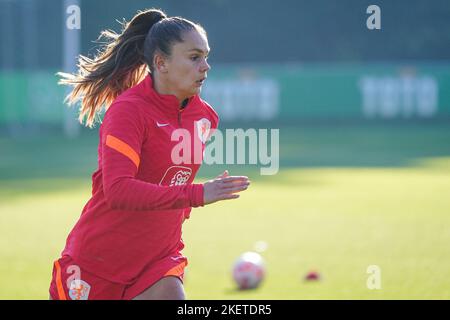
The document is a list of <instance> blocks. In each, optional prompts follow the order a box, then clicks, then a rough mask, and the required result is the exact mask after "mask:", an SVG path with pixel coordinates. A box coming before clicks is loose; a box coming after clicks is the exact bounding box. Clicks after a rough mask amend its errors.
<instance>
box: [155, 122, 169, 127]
mask: <svg viewBox="0 0 450 320" xmlns="http://www.w3.org/2000/svg"><path fill="white" fill-rule="evenodd" d="M156 125H157V126H158V127H159V128H161V127H165V126H168V125H169V124H168V123H159V122H158V121H156Z"/></svg>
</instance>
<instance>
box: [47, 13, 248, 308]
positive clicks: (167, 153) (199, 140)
mask: <svg viewBox="0 0 450 320" xmlns="http://www.w3.org/2000/svg"><path fill="white" fill-rule="evenodd" d="M102 35H103V36H105V37H107V38H108V39H110V41H109V43H108V44H105V46H104V48H103V50H101V51H100V52H99V54H98V55H97V57H95V59H89V58H87V57H83V56H80V60H79V72H78V74H76V75H71V74H60V75H61V76H62V77H63V79H62V81H61V83H63V84H67V85H72V86H73V91H72V92H71V94H70V95H69V97H68V99H69V103H70V104H72V103H74V102H76V101H78V100H81V108H80V121H83V120H85V121H86V124H87V125H88V126H92V125H93V124H94V123H95V120H96V117H97V116H98V114H99V112H100V111H101V109H102V107H103V106H108V105H109V108H107V111H106V113H105V115H104V119H103V123H102V124H101V126H100V133H99V135H100V141H99V147H98V169H97V171H96V172H95V173H94V174H93V176H92V180H93V182H92V197H91V199H90V200H89V201H88V202H87V204H86V206H85V207H84V209H83V212H82V214H81V217H80V218H79V220H78V222H77V224H76V225H75V227H74V228H73V229H72V231H71V233H70V234H69V236H68V238H67V242H66V246H65V249H64V250H63V252H62V256H61V258H60V259H58V260H56V261H55V263H54V268H53V278H52V281H51V285H50V298H51V299H77V300H79V299H184V298H185V294H184V289H183V285H182V279H183V272H184V268H185V266H186V265H187V259H186V257H184V256H183V255H182V254H181V250H182V249H183V247H184V244H183V241H182V238H181V229H182V228H181V226H182V223H183V222H184V220H185V219H187V218H189V216H190V211H191V208H192V207H199V206H204V205H206V204H210V203H213V202H216V201H221V200H227V199H236V198H238V197H239V195H238V194H237V193H239V192H241V191H243V190H246V189H247V188H248V186H249V183H250V182H249V180H248V178H247V177H245V176H229V175H228V172H227V171H225V172H224V173H223V174H221V175H220V176H218V177H217V178H215V179H213V180H210V181H208V182H205V183H203V184H195V183H193V179H194V177H195V174H196V173H197V171H198V169H199V166H200V163H199V162H201V161H195V158H196V157H197V160H198V155H200V158H201V157H202V154H203V150H204V146H205V145H204V144H205V142H206V140H207V138H208V137H209V136H210V135H211V133H212V131H213V130H214V129H216V128H217V125H218V116H217V114H216V112H215V111H214V110H213V109H212V108H211V107H210V106H209V105H208V104H207V103H206V102H204V101H203V100H202V99H201V98H200V97H199V93H200V89H201V86H202V84H203V82H204V81H205V79H206V76H207V72H208V71H209V69H210V66H209V65H208V63H207V58H208V53H209V46H208V40H207V36H206V32H205V31H204V29H203V28H202V27H201V26H200V25H198V24H195V23H193V22H191V21H189V20H186V19H184V18H180V17H170V18H169V17H167V16H166V15H165V13H164V12H162V11H160V10H155V9H150V10H146V11H143V12H139V13H138V14H136V15H135V16H134V17H133V19H132V20H131V21H130V22H129V23H126V24H125V25H124V29H123V31H122V33H121V34H115V33H113V32H110V31H103V32H102ZM177 130H178V132H179V133H182V134H181V135H179V134H175V136H176V137H181V138H182V139H181V138H180V139H179V140H176V139H173V136H174V132H175V131H177ZM181 142H182V143H183V145H184V146H187V147H186V148H184V149H182V150H181V151H180V150H179V145H180V143H181ZM199 146H200V147H199ZM174 150H176V151H177V152H174ZM178 156H180V157H181V159H182V160H183V162H182V163H180V162H179V161H178V160H176V159H175V160H174V158H177V157H178ZM186 159H187V160H186Z"/></svg>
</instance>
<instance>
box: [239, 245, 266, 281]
mask: <svg viewBox="0 0 450 320" xmlns="http://www.w3.org/2000/svg"><path fill="white" fill-rule="evenodd" d="M265 273H266V271H265V266H264V260H263V258H262V257H261V255H260V254H258V253H256V252H245V253H243V254H242V255H241V256H240V257H239V258H238V259H237V260H236V262H235V264H234V267H233V279H234V281H235V282H236V284H237V286H238V287H239V289H241V290H245V289H255V288H257V287H258V286H259V285H260V284H261V282H262V280H263V279H264V275H265Z"/></svg>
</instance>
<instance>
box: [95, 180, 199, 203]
mask: <svg viewBox="0 0 450 320" xmlns="http://www.w3.org/2000/svg"><path fill="white" fill-rule="evenodd" d="M103 191H104V194H105V198H106V201H107V202H108V204H109V205H110V206H111V208H113V209H121V210H137V211H142V210H170V209H183V208H188V207H199V206H203V185H202V184H188V185H183V186H172V187H168V186H159V185H156V184H152V183H147V182H144V181H140V180H137V179H134V178H129V177H122V178H116V179H114V180H113V181H111V182H109V183H106V184H104V186H103Z"/></svg>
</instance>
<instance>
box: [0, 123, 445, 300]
mask: <svg viewBox="0 0 450 320" xmlns="http://www.w3.org/2000/svg"><path fill="white" fill-rule="evenodd" d="M280 140H281V141H280V142H281V144H280V153H281V165H282V167H281V169H280V172H279V173H278V174H277V175H275V176H260V175H258V168H256V167H242V166H228V167H227V168H228V169H229V170H230V173H231V174H248V175H249V176H250V177H251V179H252V182H253V183H252V186H251V188H250V189H249V190H248V191H247V192H246V193H245V194H243V195H242V196H241V198H240V199H238V200H235V201H227V202H222V203H216V204H213V205H211V206H207V207H204V208H200V209H194V210H193V212H192V215H191V219H190V220H188V221H187V222H186V223H185V225H184V240H185V243H186V249H185V251H184V253H185V254H186V255H187V256H188V257H189V260H190V263H189V267H188V269H187V274H186V292H187V295H188V298H190V299H449V298H450V246H449V244H450V196H449V190H450V125H449V124H448V123H447V124H431V123H428V124H422V125H419V124H399V123H397V124H389V125H382V124H366V125H361V124H360V125H356V124H353V125H329V124H328V125H324V124H322V125H319V124H318V125H304V126H301V127H300V128H294V127H283V128H281V129H280ZM0 148H1V157H0V212H1V214H0V233H1V237H0V283H1V286H0V299H47V298H48V286H49V282H50V276H51V270H52V262H53V260H54V259H55V258H56V257H58V255H59V253H60V251H61V250H62V248H63V246H64V242H65V239H66V236H67V234H68V232H69V231H70V229H71V227H72V226H73V224H74V223H75V222H76V220H77V218H78V216H79V215H80V212H81V210H82V207H83V206H84V204H85V202H86V201H87V200H88V199H89V196H90V191H91V190H90V187H91V186H90V183H91V181H90V174H91V173H92V172H93V171H94V170H95V168H96V148H97V136H96V133H95V132H94V133H88V134H86V133H85V134H83V136H82V137H81V138H80V139H78V140H72V141H71V140H66V139H64V138H62V137H61V136H60V135H59V134H57V135H56V134H55V135H54V136H50V135H48V134H47V135H44V136H36V137H22V138H17V139H15V140H14V141H12V140H8V139H5V138H0ZM225 167H226V166H209V167H204V168H202V170H201V171H200V177H199V180H202V179H206V178H211V177H213V176H215V175H217V174H219V173H221V170H223V169H224V168H225ZM256 241H265V242H267V244H268V248H267V250H266V251H265V252H263V257H264V259H265V261H266V266H267V277H266V278H265V281H264V282H263V284H262V286H261V287H260V288H258V289H257V290H252V291H244V292H242V291H237V290H236V289H235V286H234V284H233V282H232V280H231V267H232V265H233V263H234V260H235V259H236V258H237V257H238V255H239V254H241V253H242V252H244V251H248V250H253V249H254V244H255V242H256ZM370 265H377V266H379V267H380V268H381V286H382V287H381V289H379V290H369V289H368V288H367V285H366V281H367V279H368V277H369V274H367V267H368V266H370ZM310 270H317V271H318V272H320V274H321V276H322V280H321V281H318V282H305V281H304V280H303V277H304V276H305V274H306V273H307V272H308V271H310Z"/></svg>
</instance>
